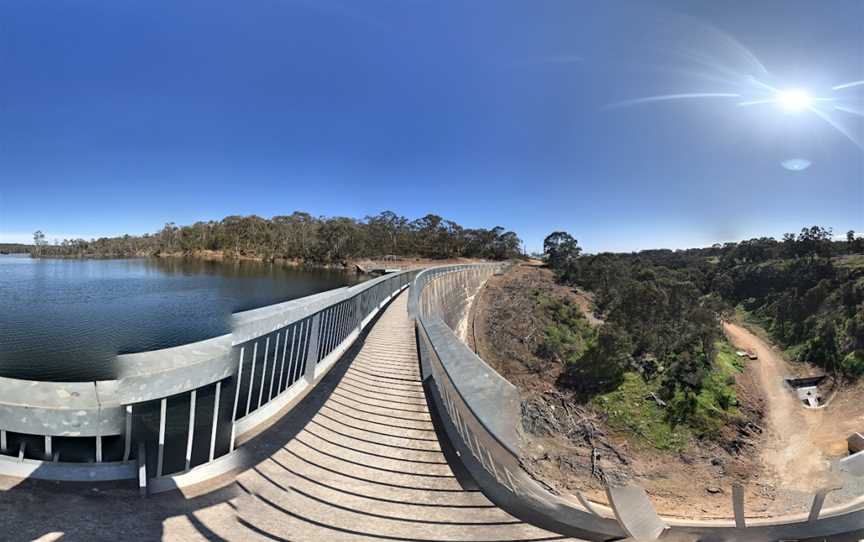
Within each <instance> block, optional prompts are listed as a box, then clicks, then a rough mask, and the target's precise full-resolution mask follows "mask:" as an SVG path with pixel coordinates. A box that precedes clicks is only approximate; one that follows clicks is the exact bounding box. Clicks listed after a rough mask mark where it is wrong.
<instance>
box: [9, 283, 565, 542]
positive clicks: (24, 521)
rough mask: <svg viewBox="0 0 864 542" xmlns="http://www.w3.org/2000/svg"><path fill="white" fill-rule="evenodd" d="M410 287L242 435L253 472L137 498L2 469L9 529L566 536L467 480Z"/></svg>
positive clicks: (282, 535) (248, 536)
mask: <svg viewBox="0 0 864 542" xmlns="http://www.w3.org/2000/svg"><path fill="white" fill-rule="evenodd" d="M407 297H408V294H407V292H403V293H402V294H401V295H400V296H399V297H397V298H396V299H395V300H394V301H393V302H392V303H391V304H390V306H389V307H387V309H386V310H385V311H384V312H383V314H382V315H381V317H380V318H379V320H378V321H377V322H376V323H375V324H374V325H373V326H372V328H371V330H370V331H369V332H368V335H367V336H365V337H361V338H360V340H358V343H357V344H355V346H354V347H353V348H352V349H351V350H350V351H349V352H348V353H347V354H346V355H345V356H344V357H343V359H342V360H341V361H340V362H339V363H337V365H336V366H334V368H333V369H332V370H331V372H330V374H329V375H328V376H327V377H326V378H325V379H324V380H323V381H322V382H321V383H320V384H319V385H318V386H317V387H316V389H315V390H314V391H313V392H312V393H311V394H310V395H309V396H307V398H306V399H305V400H304V401H303V402H301V403H300V404H299V405H298V406H297V407H295V408H294V409H293V410H292V411H291V412H290V413H289V414H288V415H286V416H285V417H284V418H282V419H281V420H280V421H279V422H277V423H276V424H275V425H274V426H273V427H271V428H270V429H268V430H267V431H265V432H264V433H263V434H262V435H260V436H259V437H257V438H255V439H254V440H252V441H250V442H249V443H247V444H245V445H244V446H242V447H241V448H240V451H242V452H243V453H244V454H247V456H248V457H247V458H246V462H245V464H247V465H249V466H250V468H249V469H248V470H245V471H243V472H242V473H241V474H240V475H239V476H237V477H236V479H234V478H231V479H227V480H223V481H221V483H217V484H211V485H210V486H209V487H198V488H195V490H194V491H191V492H190V491H187V492H186V494H185V495H183V494H180V493H179V492H173V493H169V494H162V495H155V496H152V497H150V498H148V499H141V498H140V497H137V495H136V493H135V491H134V488H132V487H130V485H129V484H122V485H118V486H116V487H110V486H104V485H102V486H89V485H84V484H82V485H79V486H76V487H70V486H69V485H57V484H53V483H46V482H34V481H28V482H24V483H19V481H16V480H11V479H5V480H4V479H0V518H2V519H3V521H2V522H0V523H2V527H0V528H2V532H0V539H2V540H32V539H36V540H45V541H47V540H62V541H64V542H66V541H73V540H74V541H78V540H87V541H91V540H112V541H118V540H136V541H148V540H171V541H174V540H183V541H186V540H229V541H244V542H245V541H253V540H262V541H263V540H269V541H274V540H275V541H287V540H292V541H301V542H302V541H326V542H337V541H357V540H412V541H413V540H418V541H456V540H464V541H469V540H488V541H504V540H523V541H527V540H560V539H562V537H560V536H559V535H555V534H554V533H548V532H546V531H543V530H540V529H538V528H536V527H534V526H532V525H528V524H525V523H523V522H521V521H519V520H517V519H515V518H513V517H512V516H510V515H509V514H507V513H506V512H504V511H503V510H501V509H499V508H497V507H496V506H494V505H492V504H491V503H490V502H489V501H488V500H487V499H486V498H485V497H484V495H483V494H482V493H481V492H480V491H478V490H476V489H473V488H471V487H470V485H468V484H466V487H463V485H462V484H460V480H459V479H457V478H456V476H455V475H454V473H453V471H452V470H451V468H450V465H449V464H448V462H447V460H446V459H445V456H444V454H443V453H442V450H441V445H440V443H439V440H438V436H437V433H436V430H435V427H434V425H433V423H432V419H431V417H430V413H429V409H428V406H427V403H426V398H425V396H424V393H423V388H422V384H421V382H420V375H419V364H418V361H417V352H416V346H415V340H414V329H413V324H412V323H411V321H410V320H409V319H408V316H407V310H406V302H407Z"/></svg>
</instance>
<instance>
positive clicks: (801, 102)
mask: <svg viewBox="0 0 864 542" xmlns="http://www.w3.org/2000/svg"><path fill="white" fill-rule="evenodd" d="M777 103H778V104H780V107H782V108H783V109H784V110H786V111H791V112H795V111H801V110H802V109H807V108H808V107H810V105H812V104H813V98H812V97H811V96H810V93H808V92H807V91H806V90H802V89H800V88H795V89H790V90H783V91H780V92H779V93H778V94H777Z"/></svg>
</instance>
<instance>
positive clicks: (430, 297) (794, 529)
mask: <svg viewBox="0 0 864 542" xmlns="http://www.w3.org/2000/svg"><path fill="white" fill-rule="evenodd" d="M504 269H505V266H503V265H500V264H480V265H460V266H449V267H438V268H432V269H427V270H425V271H422V272H421V273H419V274H418V275H417V277H416V278H415V279H414V283H413V285H412V288H411V290H410V297H409V313H410V314H411V316H412V317H413V318H414V319H415V326H416V329H417V343H418V349H419V354H420V360H421V370H422V373H423V378H424V384H425V386H426V389H427V395H429V397H430V398H431V399H432V401H433V402H434V404H435V406H436V408H437V410H438V412H439V413H441V418H442V421H443V425H444V429H445V431H446V433H447V436H448V437H449V439H450V441H451V443H452V444H453V446H454V448H455V449H456V451H457V453H458V454H459V457H460V458H461V460H462V462H463V463H464V465H465V467H466V468H467V469H468V471H469V472H470V473H471V474H472V476H473V477H474V478H475V480H476V481H477V483H478V485H479V486H480V488H481V489H482V490H483V492H484V493H485V494H486V495H487V496H488V497H489V498H490V500H492V501H493V502H495V503H496V504H498V505H499V506H501V507H502V508H504V509H506V510H508V511H510V512H511V513H512V514H513V515H515V516H517V517H519V518H521V519H523V520H525V521H528V522H531V523H534V524H537V525H539V526H541V527H544V528H546V529H549V530H552V531H555V532H559V533H561V534H565V535H569V536H575V537H579V538H583V539H588V540H615V539H621V538H625V537H629V538H631V539H634V540H657V539H662V540H682V541H684V540H686V541H693V540H718V541H721V540H723V541H726V540H728V541H732V540H735V541H765V540H804V539H826V538H830V537H850V536H855V537H857V538H854V539H855V540H857V539H858V538H862V537H864V496H861V498H857V499H853V500H852V501H851V502H847V503H845V504H843V505H840V506H836V507H834V508H830V509H829V508H825V509H823V505H824V502H825V497H826V495H827V494H828V493H830V492H831V491H832V490H833V489H835V488H818V489H817V490H816V491H815V495H814V496H813V499H812V505H811V509H810V512H809V513H808V514H800V515H789V516H783V517H773V518H759V519H754V518H746V517H745V513H744V497H743V495H744V494H743V491H742V489H741V487H740V486H736V487H734V488H733V491H732V494H733V502H732V503H731V504H732V506H731V508H732V509H733V514H732V515H733V517H732V518H730V519H729V520H705V521H699V520H693V521H684V520H679V519H673V518H665V517H662V516H660V515H659V514H657V512H656V510H655V508H654V506H653V504H652V503H651V500H650V498H649V497H648V495H647V494H646V492H645V491H644V490H643V489H642V488H640V487H638V486H636V485H629V486H625V487H609V488H607V501H608V505H607V504H605V503H596V502H591V501H589V500H587V499H585V498H584V496H582V495H581V494H578V493H577V494H575V495H572V496H568V495H560V494H557V493H555V492H553V491H552V490H551V489H550V488H549V487H548V486H546V485H544V484H542V483H541V482H539V481H537V480H535V479H534V478H533V477H532V476H531V475H530V474H529V473H528V472H527V471H525V469H523V468H522V466H521V464H520V450H521V447H522V437H521V433H520V431H519V427H520V426H521V410H520V397H519V392H518V390H517V389H516V388H515V387H514V386H513V385H512V384H510V383H509V382H507V380H505V379H504V378H503V377H501V376H500V375H499V374H498V373H497V372H495V370H493V369H492V368H491V367H489V366H488V365H487V364H486V363H485V362H484V361H483V360H482V359H480V358H479V357H478V356H477V355H476V354H475V353H474V352H473V351H471V349H470V348H468V346H467V345H466V344H465V342H464V341H463V340H461V339H460V333H459V332H460V329H463V328H464V325H465V322H466V319H467V316H468V312H469V309H470V304H471V299H473V297H474V296H475V295H476V294H477V292H478V291H479V290H480V288H481V287H482V286H483V284H484V283H485V281H486V280H487V279H488V278H489V277H490V276H492V275H493V274H494V273H500V272H502V271H504ZM463 335H464V334H463ZM844 539H846V538H844ZM848 539H850V540H851V539H852V538H848Z"/></svg>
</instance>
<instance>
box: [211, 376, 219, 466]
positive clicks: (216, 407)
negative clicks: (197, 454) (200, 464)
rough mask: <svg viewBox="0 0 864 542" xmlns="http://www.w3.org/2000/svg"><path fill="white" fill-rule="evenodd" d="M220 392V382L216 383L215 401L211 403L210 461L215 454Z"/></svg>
mask: <svg viewBox="0 0 864 542" xmlns="http://www.w3.org/2000/svg"><path fill="white" fill-rule="evenodd" d="M221 391H222V381H221V380H220V381H219V382H217V383H216V400H215V401H214V402H213V430H212V431H211V432H210V461H213V457H214V456H215V454H216V428H217V427H218V425H219V394H220V392H221Z"/></svg>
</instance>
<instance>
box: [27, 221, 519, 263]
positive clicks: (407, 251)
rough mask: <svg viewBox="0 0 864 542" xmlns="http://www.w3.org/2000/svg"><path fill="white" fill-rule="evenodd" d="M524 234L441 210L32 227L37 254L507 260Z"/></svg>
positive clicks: (308, 259) (327, 260)
mask: <svg viewBox="0 0 864 542" xmlns="http://www.w3.org/2000/svg"><path fill="white" fill-rule="evenodd" d="M521 247H522V241H521V240H520V239H519V237H518V236H517V235H516V233H514V232H512V231H508V230H505V229H504V228H502V227H500V226H496V227H494V228H492V229H484V228H464V227H462V226H460V225H459V224H457V223H456V222H453V221H452V220H447V219H444V218H442V217H440V216H438V215H434V214H428V215H426V216H424V217H422V218H418V219H414V220H410V219H408V218H406V217H404V216H400V215H397V214H396V213H393V212H391V211H384V212H381V213H379V214H377V215H374V216H367V217H365V218H364V219H361V220H358V219H355V218H348V217H323V216H322V217H314V216H312V215H310V214H309V213H304V212H294V213H292V214H290V215H279V216H274V217H273V218H270V219H267V218H262V217H259V216H255V215H252V216H228V217H225V218H224V219H222V220H219V221H208V222H196V223H194V224H192V225H189V226H177V225H176V224H174V223H168V224H165V227H163V228H162V229H161V230H160V231H158V232H155V233H153V234H144V235H123V236H120V237H104V238H100V239H92V240H89V241H88V240H84V239H64V240H63V241H59V242H55V243H54V244H49V243H47V242H46V240H45V237H44V235H43V234H42V232H41V231H39V232H36V233H35V234H34V247H33V248H32V249H31V253H32V254H33V255H35V256H63V257H133V256H153V255H163V254H195V253H197V252H201V251H219V252H221V253H222V254H224V255H225V256H226V257H228V258H232V257H234V258H240V257H251V258H260V259H263V260H265V261H274V260H278V259H284V260H296V261H300V262H308V263H327V264H329V263H343V262H347V261H350V260H353V259H359V258H381V257H387V256H399V257H409V256H417V257H423V258H434V259H443V258H456V257H465V258H486V259H494V260H503V259H508V258H514V257H519V256H521V254H522V250H521Z"/></svg>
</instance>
